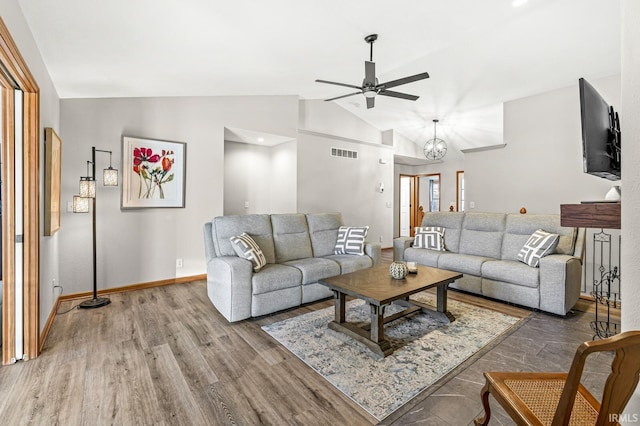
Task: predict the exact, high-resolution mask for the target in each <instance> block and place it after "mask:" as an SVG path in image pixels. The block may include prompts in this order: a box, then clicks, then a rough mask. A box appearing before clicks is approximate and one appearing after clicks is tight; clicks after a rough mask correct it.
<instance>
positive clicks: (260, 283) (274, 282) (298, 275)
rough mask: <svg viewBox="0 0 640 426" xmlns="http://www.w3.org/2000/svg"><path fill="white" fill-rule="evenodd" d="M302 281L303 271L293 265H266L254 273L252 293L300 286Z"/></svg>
mask: <svg viewBox="0 0 640 426" xmlns="http://www.w3.org/2000/svg"><path fill="white" fill-rule="evenodd" d="M301 283H302V272H300V269H298V268H294V267H293V266H286V265H280V264H270V265H266V266H265V267H264V268H262V270H261V271H260V272H258V273H255V274H253V277H252V278H251V284H252V288H253V293H252V294H263V293H268V292H270V291H276V290H282V289H284V288H291V287H296V286H299V285H300V284H301Z"/></svg>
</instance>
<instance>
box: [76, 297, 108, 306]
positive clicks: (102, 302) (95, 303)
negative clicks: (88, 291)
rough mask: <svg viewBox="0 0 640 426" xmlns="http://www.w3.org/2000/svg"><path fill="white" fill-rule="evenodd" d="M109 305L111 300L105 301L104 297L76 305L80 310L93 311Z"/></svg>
mask: <svg viewBox="0 0 640 426" xmlns="http://www.w3.org/2000/svg"><path fill="white" fill-rule="evenodd" d="M109 303H111V299H107V298H106V297H96V298H95V299H89V300H85V301H84V302H82V303H80V304H79V305H78V308H80V309H94V308H100V307H102V306H106V305H108V304H109Z"/></svg>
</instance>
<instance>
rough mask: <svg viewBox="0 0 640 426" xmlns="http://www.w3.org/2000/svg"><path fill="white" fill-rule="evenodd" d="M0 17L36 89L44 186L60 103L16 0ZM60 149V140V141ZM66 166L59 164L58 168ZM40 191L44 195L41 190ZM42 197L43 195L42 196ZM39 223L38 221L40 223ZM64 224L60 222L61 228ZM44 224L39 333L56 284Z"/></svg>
mask: <svg viewBox="0 0 640 426" xmlns="http://www.w3.org/2000/svg"><path fill="white" fill-rule="evenodd" d="M0 16H2V19H3V20H4V23H5V24H6V26H7V27H8V29H9V32H10V33H11V36H12V37H13V39H14V41H15V42H16V45H17V46H18V49H19V50H20V53H21V54H22V57H23V58H24V60H25V62H26V63H27V66H28V67H29V70H30V71H31V74H32V75H33V77H34V78H35V80H36V82H37V83H38V86H39V88H40V146H41V147H42V149H41V151H40V165H41V169H40V184H41V185H42V184H43V183H44V177H43V176H44V167H43V165H44V128H45V127H51V128H53V129H55V130H56V133H58V134H60V100H59V99H58V94H57V93H56V90H55V88H54V87H53V83H52V81H51V77H50V76H49V72H48V71H47V69H46V68H45V66H44V62H43V61H42V57H41V56H40V52H39V51H38V46H36V44H35V41H34V40H33V36H32V35H31V30H30V29H29V27H28V26H27V23H26V21H25V19H24V16H23V15H22V10H21V9H20V6H19V4H18V2H17V1H16V0H3V1H2V2H0ZM62 143H63V146H64V139H63V141H62ZM66 166H67V164H66V163H65V162H64V159H63V161H62V168H63V169H64V167H66ZM41 191H44V189H43V188H41ZM42 193H44V192H42ZM42 201H43V200H42V199H41V205H40V217H44V203H43V202H42ZM41 222H42V221H41ZM65 226H67V224H66V223H65V221H64V219H62V228H63V229H64V228H65ZM43 234H44V222H42V223H41V224H40V331H42V329H43V327H44V325H45V324H46V321H47V318H48V317H49V314H50V313H51V310H52V308H53V304H54V302H55V297H54V295H56V296H57V294H56V293H54V291H53V288H52V285H51V281H52V280H54V279H55V280H56V282H58V283H59V282H60V279H59V273H60V265H59V262H60V255H59V253H60V234H61V231H58V232H57V233H56V234H54V235H53V236H51V237H44V236H42V235H43Z"/></svg>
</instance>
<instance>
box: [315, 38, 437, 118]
mask: <svg viewBox="0 0 640 426" xmlns="http://www.w3.org/2000/svg"><path fill="white" fill-rule="evenodd" d="M377 39H378V34H370V35H368V36H366V37H365V38H364V41H366V42H367V43H368V44H369V60H368V61H365V62H364V79H363V80H362V85H361V86H356V85H354V84H346V83H338V82H336V81H328V80H316V82H317V83H325V84H333V85H336V86H343V87H349V88H352V89H357V90H358V91H357V92H353V93H348V94H346V95H341V96H336V97H333V98H329V99H325V101H335V100H336V99H342V98H346V97H348V96H353V95H359V94H361V93H362V94H363V95H364V97H365V98H366V99H367V109H369V108H373V107H374V106H375V97H376V96H377V95H381V96H390V97H392V98H400V99H406V100H409V101H415V100H417V99H418V98H419V96H416V95H409V94H407V93H401V92H395V91H391V90H387V89H390V88H392V87H396V86H401V85H403V84H407V83H412V82H414V81H418V80H424V79H425V78H429V73H426V72H423V73H420V74H416V75H412V76H409V77H404V78H399V79H397V80H391V81H387V82H386V83H378V79H377V78H376V64H375V62H373V43H374V42H375V41H376V40H377Z"/></svg>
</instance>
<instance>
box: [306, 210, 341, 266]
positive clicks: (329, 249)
mask: <svg viewBox="0 0 640 426" xmlns="http://www.w3.org/2000/svg"><path fill="white" fill-rule="evenodd" d="M307 224H308V226H309V236H310V238H311V247H312V248H313V255H314V256H315V257H324V256H329V255H332V254H333V250H334V249H335V247H336V241H338V228H340V227H341V226H342V225H344V223H343V222H342V215H341V214H340V213H308V214H307Z"/></svg>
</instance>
